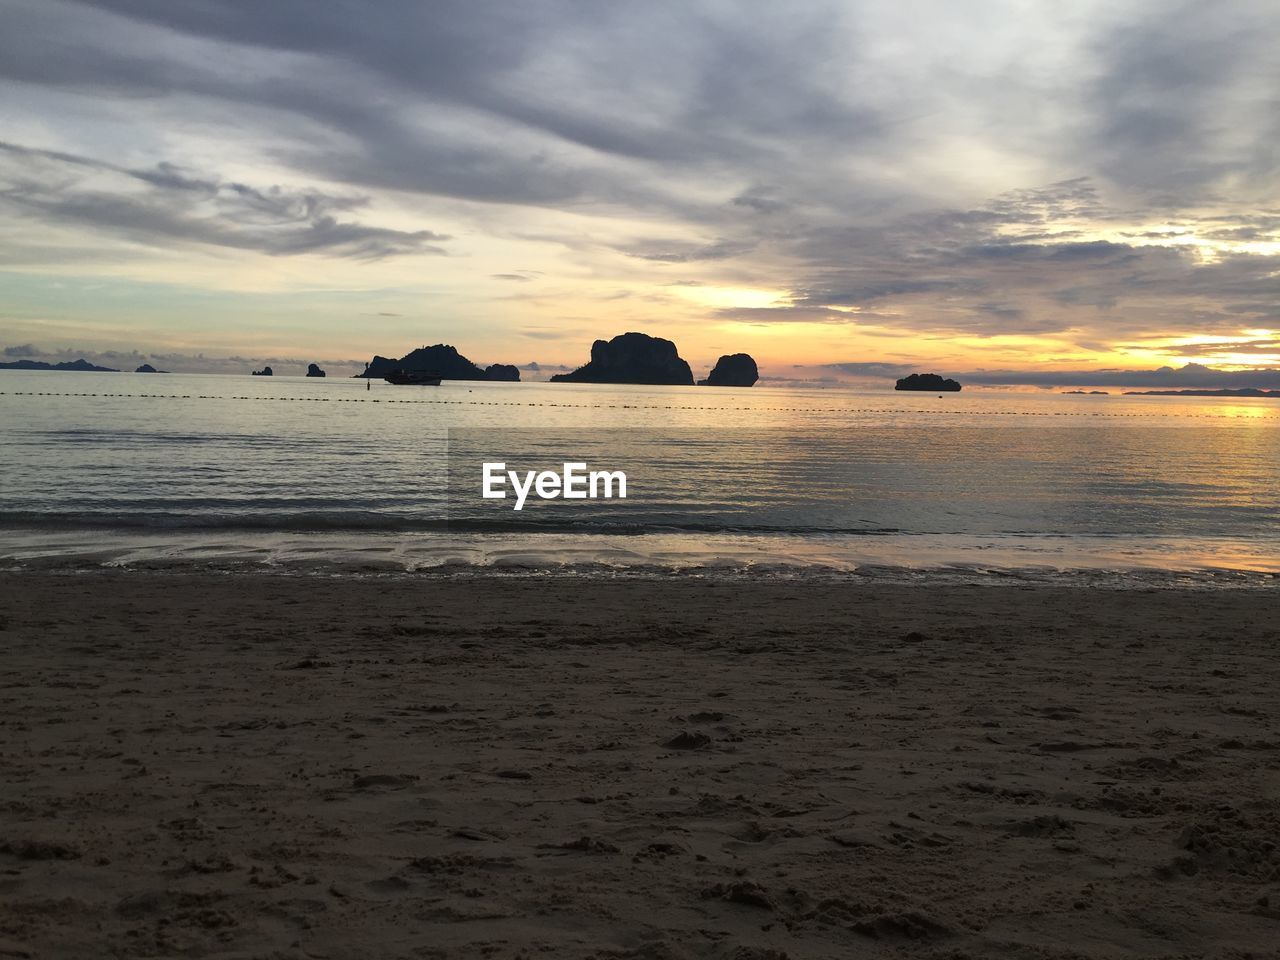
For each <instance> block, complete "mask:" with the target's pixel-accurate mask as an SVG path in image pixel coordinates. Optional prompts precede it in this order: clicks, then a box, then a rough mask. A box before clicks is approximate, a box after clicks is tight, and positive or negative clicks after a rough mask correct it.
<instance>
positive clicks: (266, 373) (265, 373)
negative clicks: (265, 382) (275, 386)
mask: <svg viewBox="0 0 1280 960" xmlns="http://www.w3.org/2000/svg"><path fill="white" fill-rule="evenodd" d="M274 374H275V371H274V370H272V369H271V368H270V367H263V368H262V369H261V370H254V371H253V376H255V377H270V376H273V375H274Z"/></svg>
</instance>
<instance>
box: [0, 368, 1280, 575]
mask: <svg viewBox="0 0 1280 960" xmlns="http://www.w3.org/2000/svg"><path fill="white" fill-rule="evenodd" d="M490 459H500V460H503V461H504V462H509V464H510V465H511V466H513V467H515V466H518V467H520V468H521V469H524V468H529V469H543V468H552V467H554V468H557V469H558V468H559V466H560V463H561V461H562V460H565V459H573V460H580V461H583V462H588V463H589V464H590V466H591V468H593V469H610V470H616V469H622V470H624V471H625V472H626V473H627V475H628V479H629V491H628V497H627V499H626V500H625V501H623V500H610V501H592V502H589V503H583V502H576V503H570V502H567V501H564V500H558V501H545V502H543V501H531V502H530V503H529V504H528V505H527V507H526V509H525V510H522V511H519V512H517V511H514V510H512V509H511V506H512V503H511V501H505V502H504V501H493V500H485V499H483V498H482V497H481V496H480V480H481V478H480V464H481V463H482V462H483V461H487V460H490ZM0 562H3V563H5V564H6V565H10V566H12V565H23V566H43V567H55V568H68V569H75V568H79V567H84V566H95V565H103V564H106V565H114V566H123V567H130V568H141V567H157V566H159V567H168V566H191V565H195V566H203V567H211V568H215V569H239V568H242V567H245V566H248V567H270V568H273V569H278V570H285V571H304V572H319V573H324V572H338V571H342V572H351V571H355V572H363V573H370V574H379V573H397V572H406V571H412V572H417V573H421V574H433V573H435V574H446V573H452V572H456V571H459V570H466V571H475V570H484V571H490V572H511V571H516V572H520V573H523V574H528V573H545V572H554V573H565V572H571V573H577V574H581V575H619V574H636V575H644V574H650V573H656V574H661V575H683V576H747V575H769V576H860V577H866V576H886V577H900V578H919V577H925V576H927V577H933V578H938V577H954V578H960V579H973V578H977V579H984V578H985V579H990V578H1010V579H1013V580H1025V579H1028V578H1030V579H1041V578H1045V577H1077V578H1079V577H1085V578H1090V579H1091V580H1093V581H1097V582H1106V581H1107V580H1108V579H1109V578H1110V579H1116V578H1130V579H1131V578H1133V577H1134V576H1135V575H1139V574H1141V575H1142V576H1144V577H1146V578H1148V579H1150V580H1152V581H1153V582H1154V581H1157V580H1158V581H1160V582H1184V581H1186V579H1187V578H1188V577H1191V578H1194V579H1196V580H1197V581H1198V582H1206V583H1216V584H1227V583H1229V584H1239V583H1269V582H1273V580H1274V575H1277V574H1280V403H1277V402H1276V401H1274V400H1267V399H1235V398H1232V399H1225V398H1176V397H1123V396H1119V395H1111V396H1066V395H1060V394H1049V393H1044V394H1041V393H1036V394H1027V393H993V392H980V391H967V392H962V393H960V394H947V395H943V396H938V395H936V394H903V393H895V392H893V391H878V392H866V391H863V392H859V391H852V390H842V389H815V388H759V387H757V388H754V389H750V390H718V389H710V388H693V387H647V386H626V387H614V386H601V385H580V384H542V383H525V384H498V383H495V384H478V383H472V384H467V383H446V384H444V385H442V386H440V387H436V388H431V387H393V386H391V385H389V384H385V383H382V382H380V381H378V382H374V383H373V384H372V385H371V389H366V385H365V383H364V381H360V380H347V379H323V380H320V379H315V380H308V379H305V378H295V377H273V378H251V377H247V376H245V377H224V376H192V375H146V374H70V373H51V372H49V373H46V372H18V371H4V372H0Z"/></svg>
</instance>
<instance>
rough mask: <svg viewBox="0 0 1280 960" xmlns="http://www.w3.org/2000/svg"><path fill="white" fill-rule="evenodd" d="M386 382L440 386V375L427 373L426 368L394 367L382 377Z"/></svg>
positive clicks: (417, 385)
mask: <svg viewBox="0 0 1280 960" xmlns="http://www.w3.org/2000/svg"><path fill="white" fill-rule="evenodd" d="M382 379H383V380H385V381H387V383H394V384H397V385H398V386H404V385H406V384H407V385H409V386H416V387H438V386H440V380H441V377H440V375H439V374H438V373H428V372H427V371H426V370H400V369H395V370H392V371H391V372H390V373H388V374H387V375H386V376H385V377H383V378H382Z"/></svg>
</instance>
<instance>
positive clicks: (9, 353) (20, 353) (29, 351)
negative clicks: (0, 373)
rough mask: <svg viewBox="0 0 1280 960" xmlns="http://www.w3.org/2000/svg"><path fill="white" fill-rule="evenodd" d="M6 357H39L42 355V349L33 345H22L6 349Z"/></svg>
mask: <svg viewBox="0 0 1280 960" xmlns="http://www.w3.org/2000/svg"><path fill="white" fill-rule="evenodd" d="M4 355H5V356H6V357H38V356H40V355H41V351H40V349H39V348H38V347H37V346H36V345H35V344H33V343H21V344H17V345H16V346H12V347H5V348H4Z"/></svg>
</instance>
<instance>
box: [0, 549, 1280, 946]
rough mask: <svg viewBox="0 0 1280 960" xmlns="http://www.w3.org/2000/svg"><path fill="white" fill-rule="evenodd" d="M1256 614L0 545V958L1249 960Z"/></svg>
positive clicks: (1268, 900) (1267, 805)
mask: <svg viewBox="0 0 1280 960" xmlns="http://www.w3.org/2000/svg"><path fill="white" fill-rule="evenodd" d="M1276 610H1277V594H1276V592H1275V591H1274V590H1268V589H1259V590H1240V591H1226V590H1223V591H1217V592H1207V593H1195V592H1178V591H1173V590H1160V591H1137V590H1112V591H1108V590H1096V589H1095V590H1087V589H1079V588H1064V587H1050V586H1031V587H1013V586H1000V587H924V586H894V585H887V584H883V583H869V584H861V585H859V584H837V583H828V584H818V583H780V582H772V583H765V582H754V583H752V582H739V583H718V584H717V583H705V582H684V581H680V582H676V581H666V582H663V581H621V580H615V581H600V580H595V581H587V580H578V581H573V580H556V579H541V580H540V579H532V578H526V579H520V578H511V579H497V578H483V577H481V578H474V579H460V580H427V579H413V578H401V579H381V580H379V579H366V580H358V579H350V578H348V579H331V578H323V577H283V576H262V575H260V576H256V577H251V576H212V575H205V576H198V575H168V574H159V573H132V574H123V573H115V574H112V573H102V574H80V575H61V576H58V575H47V574H32V573H26V574H23V573H12V574H4V575H0V649H3V660H2V661H0V666H2V676H0V684H2V688H3V696H2V698H0V725H2V727H0V729H3V737H2V739H0V744H2V746H3V777H2V778H0V779H2V782H3V797H2V799H0V901H2V902H0V957H12V956H16V957H24V956H31V957H151V956H163V957H171V956H185V957H215V956H216V957H328V958H383V957H385V958H393V957H406V958H408V957H413V958H423V957H426V958H435V957H535V956H544V957H556V958H560V957H567V958H574V957H597V958H606V957H608V958H624V957H625V958H653V960H662V958H683V957H723V958H737V960H765V958H781V957H791V958H807V957H833V958H834V957H851V956H855V957H856V956H868V957H878V956H904V955H905V956H922V957H939V958H943V957H947V958H962V957H1173V956H1178V957H1182V956H1213V957H1245V956H1277V955H1280V954H1277V948H1278V945H1280V852H1278V851H1277V846H1276V844H1277V841H1280V729H1277V711H1278V710H1280V646H1278V643H1277V642H1278V641H1280V618H1277V616H1276Z"/></svg>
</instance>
